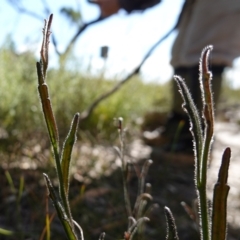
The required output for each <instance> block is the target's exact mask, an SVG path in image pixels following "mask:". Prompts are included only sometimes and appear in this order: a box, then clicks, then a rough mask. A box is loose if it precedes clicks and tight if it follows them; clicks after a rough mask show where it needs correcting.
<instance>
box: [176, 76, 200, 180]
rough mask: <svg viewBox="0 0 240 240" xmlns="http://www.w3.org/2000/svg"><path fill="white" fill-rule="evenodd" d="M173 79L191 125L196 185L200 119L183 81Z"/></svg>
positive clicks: (198, 164)
mask: <svg viewBox="0 0 240 240" xmlns="http://www.w3.org/2000/svg"><path fill="white" fill-rule="evenodd" d="M174 79H175V81H176V82H177V84H178V87H179V89H180V91H179V92H180V93H181V95H182V98H183V101H184V104H183V108H184V109H185V111H186V112H187V113H188V116H189V119H190V123H191V132H192V135H193V140H194V151H195V157H196V160H197V161H196V166H195V169H196V172H195V174H196V181H197V183H196V184H198V183H199V177H200V160H201V154H202V144H203V132H202V126H201V118H200V115H199V112H198V110H197V107H196V106H195V104H194V102H193V99H192V96H191V94H190V92H189V89H188V87H187V85H186V83H185V82H184V80H183V79H182V78H181V77H179V76H174Z"/></svg>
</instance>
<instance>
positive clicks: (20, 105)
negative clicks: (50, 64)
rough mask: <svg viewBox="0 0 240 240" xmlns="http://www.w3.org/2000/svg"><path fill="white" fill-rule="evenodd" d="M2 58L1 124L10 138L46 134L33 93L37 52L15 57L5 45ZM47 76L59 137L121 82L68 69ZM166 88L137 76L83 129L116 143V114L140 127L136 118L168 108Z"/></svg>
mask: <svg viewBox="0 0 240 240" xmlns="http://www.w3.org/2000/svg"><path fill="white" fill-rule="evenodd" d="M0 58H1V60H0V95H1V101H0V112H1V114H0V126H1V127H2V128H4V129H5V130H6V131H7V132H8V134H9V135H10V136H18V138H19V139H20V138H21V137H23V136H25V135H31V134H34V133H36V131H39V132H41V133H42V132H44V127H43V126H42V124H41V119H42V118H41V112H40V111H39V108H38V101H39V98H38V96H36V94H34V92H35V91H36V85H35V82H34V79H36V72H35V71H34V68H33V67H32V63H33V62H35V57H34V55H33V53H31V52H25V53H21V54H17V53H16V52H15V51H14V50H13V49H11V48H9V47H2V48H1V49H0ZM13 63H14V65H13ZM48 78H49V82H48V85H49V87H50V88H51V100H52V104H53V105H54V106H55V108H54V113H55V115H56V118H57V123H58V126H59V135H60V138H63V137H64V136H65V133H66V131H68V129H67V127H66V126H68V125H69V122H71V116H72V113H73V112H78V111H79V112H82V111H84V110H85V109H86V108H87V107H88V106H89V105H90V104H91V103H92V101H93V100H95V99H96V98H97V97H99V96H100V95H101V94H103V93H104V92H106V91H107V90H109V89H111V88H112V87H113V86H114V85H115V84H116V83H117V82H118V80H106V79H103V78H101V77H93V76H91V75H86V74H85V75H84V74H82V73H81V72H79V71H77V70H75V69H74V70H69V69H67V68H60V69H50V70H49V72H48ZM59 83H64V84H59ZM168 90H169V89H168V86H167V85H158V84H154V83H143V82H142V80H141V79H140V78H137V77H136V78H134V79H132V80H131V81H129V82H128V83H126V84H125V85H124V86H123V87H122V88H121V89H120V90H119V91H118V92H117V93H116V94H114V95H112V96H111V97H109V98H108V99H106V100H104V101H103V102H102V103H101V104H100V105H99V106H98V107H97V108H96V109H95V111H94V112H93V114H92V115H91V116H90V118H89V119H88V121H85V122H83V123H82V124H81V126H80V128H81V130H87V131H89V132H90V133H91V134H93V135H94V136H96V137H97V138H98V137H100V138H101V139H103V138H105V139H109V141H112V140H113V139H114V138H116V134H112V132H113V129H114V126H113V124H112V123H113V119H114V118H115V117H116V116H119V115H120V116H123V117H124V118H127V119H128V121H129V122H130V123H133V124H136V120H137V119H138V118H139V117H140V116H142V115H143V114H144V113H145V112H146V111H148V110H149V106H153V108H155V104H156V102H159V101H160V102H161V104H160V106H166V105H168V106H169V97H168V94H167V92H168ZM133 92H134V94H132V93H133ZM146 93H147V94H146ZM66 99H67V100H66ZM126 99H127V101H126ZM63 108H64V111H62V109H63ZM133 126H134V125H133Z"/></svg>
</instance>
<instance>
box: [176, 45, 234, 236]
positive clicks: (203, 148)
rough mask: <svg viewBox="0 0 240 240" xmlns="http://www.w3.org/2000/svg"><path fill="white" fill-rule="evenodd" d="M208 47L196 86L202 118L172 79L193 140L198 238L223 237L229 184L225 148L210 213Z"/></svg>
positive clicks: (182, 85) (181, 83) (211, 112)
mask: <svg viewBox="0 0 240 240" xmlns="http://www.w3.org/2000/svg"><path fill="white" fill-rule="evenodd" d="M211 50H212V46H207V47H206V48H204V49H203V51H202V56H201V59H200V78H199V85H200V89H201V92H202V103H203V104H202V105H203V109H202V112H201V115H202V118H201V117H200V113H199V112H198V109H197V108H196V106H195V104H194V102H193V100H192V97H191V94H190V92H189V90H188V88H187V86H186V84H185V83H184V81H183V79H181V77H179V76H175V80H176V81H177V83H178V86H179V89H180V93H181V95H182V98H183V100H184V105H183V108H184V109H185V111H186V112H187V114H188V116H189V119H190V123H191V132H192V135H193V140H194V154H195V184H196V191H197V195H198V206H199V219H200V224H199V225H200V226H199V228H200V233H201V239H202V240H210V239H212V240H217V239H218V240H224V239H225V238H226V228H227V224H226V215H227V214H226V211H227V195H228V192H229V186H228V185H227V178H228V168H229V161H230V154H231V151H230V149H229V148H226V150H225V151H224V153H223V157H222V164H221V167H220V170H219V176H218V181H217V183H216V184H215V187H214V194H213V200H212V203H213V204H212V211H211V212H210V209H209V204H208V198H207V191H206V187H207V167H208V164H209V158H210V153H211V144H212V141H213V132H214V104H213V98H212V91H211V80H212V74H211V72H210V71H209V68H208V63H209V55H210V52H211Z"/></svg>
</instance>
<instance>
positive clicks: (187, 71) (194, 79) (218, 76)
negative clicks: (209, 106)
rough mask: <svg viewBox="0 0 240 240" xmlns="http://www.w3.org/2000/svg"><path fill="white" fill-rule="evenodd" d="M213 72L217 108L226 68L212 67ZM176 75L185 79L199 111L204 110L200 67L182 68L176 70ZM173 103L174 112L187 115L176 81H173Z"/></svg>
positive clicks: (213, 87)
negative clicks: (200, 85) (200, 84)
mask: <svg viewBox="0 0 240 240" xmlns="http://www.w3.org/2000/svg"><path fill="white" fill-rule="evenodd" d="M210 70H211V72H212V74H213V78H212V91H213V100H214V104H215V105H214V106H215V108H216V107H217V103H218V100H219V96H220V91H221V86H222V73H223V70H224V66H212V67H211V69H210ZM174 74H175V75H178V76H180V77H182V78H183V79H185V82H186V84H187V86H188V88H189V90H190V92H191V94H192V97H193V100H194V102H195V104H196V105H197V108H198V109H199V110H201V109H202V101H201V92H200V88H199V67H198V66H194V67H180V68H176V69H175V70H174ZM172 88H173V90H172V92H173V103H172V111H174V112H177V113H181V114H186V113H185V112H184V111H183V108H182V104H183V100H182V97H181V94H180V93H179V89H178V86H177V84H176V82H175V81H173V86H172Z"/></svg>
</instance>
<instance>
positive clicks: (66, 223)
mask: <svg viewBox="0 0 240 240" xmlns="http://www.w3.org/2000/svg"><path fill="white" fill-rule="evenodd" d="M43 176H44V178H45V181H46V185H47V189H48V193H49V197H50V198H51V200H52V202H53V205H54V207H55V209H56V211H57V214H58V217H59V220H60V221H61V223H62V226H63V228H64V230H65V232H66V234H67V237H68V239H70V240H77V236H76V234H75V231H74V227H73V225H72V224H71V222H70V219H69V218H68V216H67V214H66V212H65V210H64V208H63V206H62V203H61V202H60V200H59V199H58V197H57V195H56V193H55V190H54V188H53V186H52V183H51V181H50V179H49V177H48V175H47V174H45V173H44V174H43Z"/></svg>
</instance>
